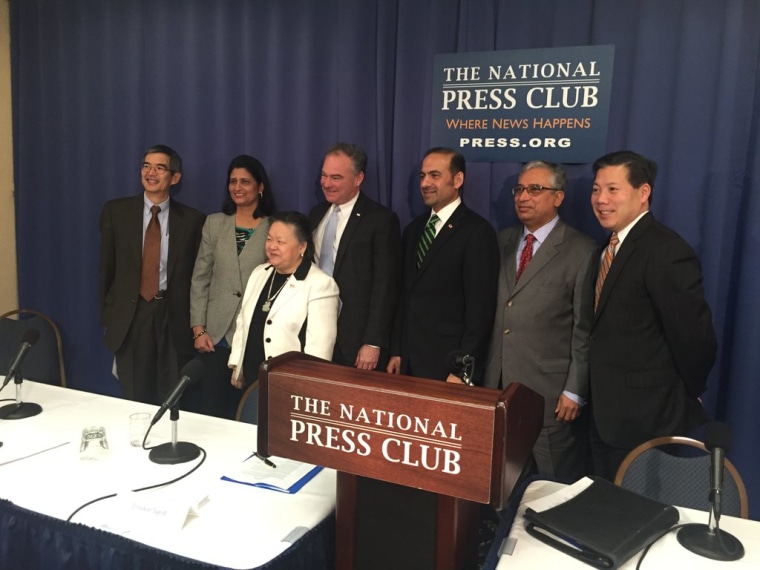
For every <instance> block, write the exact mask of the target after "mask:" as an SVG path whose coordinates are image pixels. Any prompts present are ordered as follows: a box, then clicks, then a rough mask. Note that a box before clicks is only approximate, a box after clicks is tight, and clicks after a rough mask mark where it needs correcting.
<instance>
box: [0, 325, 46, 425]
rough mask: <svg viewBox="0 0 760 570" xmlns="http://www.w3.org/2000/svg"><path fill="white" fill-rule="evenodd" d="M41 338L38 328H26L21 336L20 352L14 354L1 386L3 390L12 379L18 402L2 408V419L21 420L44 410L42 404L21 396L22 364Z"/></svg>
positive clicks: (0, 410) (0, 412)
mask: <svg viewBox="0 0 760 570" xmlns="http://www.w3.org/2000/svg"><path fill="white" fill-rule="evenodd" d="M39 339H40V331H38V330H37V329H26V330H25V331H24V334H23V336H22V337H21V344H20V345H19V347H18V352H16V356H14V357H13V360H12V361H11V365H10V367H9V368H8V373H7V374H6V375H5V381H4V382H3V385H2V386H0V390H2V389H3V388H5V386H6V385H7V384H8V382H10V381H11V379H12V380H13V383H14V384H16V402H15V403H13V404H7V405H5V406H3V407H2V408H0V419H4V420H21V419H24V418H30V417H32V416H36V415H37V414H39V413H41V412H42V406H40V405H39V404H34V403H32V402H24V401H23V399H22V397H21V385H22V382H23V380H24V378H23V375H22V374H21V364H22V363H23V362H24V358H26V355H27V354H28V353H29V351H30V350H31V349H32V347H33V346H34V345H35V344H37V341H38V340H39Z"/></svg>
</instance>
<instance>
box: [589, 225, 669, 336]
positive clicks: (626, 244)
mask: <svg viewBox="0 0 760 570" xmlns="http://www.w3.org/2000/svg"><path fill="white" fill-rule="evenodd" d="M653 219H654V218H653V217H652V215H651V214H650V213H647V214H646V215H645V216H644V217H643V218H641V219H640V220H639V221H638V222H637V223H636V225H635V226H633V227H632V228H631V231H630V232H629V233H628V236H626V238H625V240H623V243H622V244H621V245H620V249H619V250H618V252H617V253H616V254H615V257H614V259H613V260H612V265H610V270H609V272H608V273H607V278H606V279H605V280H604V286H602V292H601V293H600V295H599V304H598V305H597V307H596V311H595V313H594V321H595V322H596V321H597V320H598V318H599V315H601V313H602V311H603V310H604V307H605V305H606V304H607V299H609V297H610V293H611V292H612V291H613V290H614V289H615V283H616V282H617V280H618V277H620V274H621V273H622V271H623V268H624V267H625V264H626V263H627V262H628V260H629V259H630V258H631V255H633V252H634V251H636V248H637V244H636V241H637V240H638V239H639V238H640V237H641V236H642V235H643V234H644V232H645V231H646V230H647V228H648V227H649V225H650V224H651V223H652V220H653ZM604 247H605V248H606V247H607V245H606V244H605V246H604ZM602 251H604V248H602ZM601 256H602V253H601V251H600V252H599V255H598V258H601ZM598 273H599V261H597V274H598Z"/></svg>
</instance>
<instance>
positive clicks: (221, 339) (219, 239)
mask: <svg viewBox="0 0 760 570" xmlns="http://www.w3.org/2000/svg"><path fill="white" fill-rule="evenodd" d="M274 210H275V206H274V198H273V196H272V188H271V185H270V184H269V177H268V176H267V172H266V170H265V168H264V165H263V164H261V162H259V161H258V160H257V159H255V158H254V157H252V156H248V155H245V154H243V155H240V156H238V157H235V158H233V159H232V162H230V165H229V168H227V191H226V193H225V201H224V206H223V207H222V211H221V212H220V213H217V214H211V215H210V216H208V217H207V218H206V223H205V224H204V226H203V236H202V241H201V245H200V249H199V250H198V256H197V258H196V260H195V269H194V271H193V278H192V283H191V287H190V322H191V323H192V327H193V343H194V346H195V349H196V350H197V351H198V352H199V353H200V355H201V358H202V359H203V360H204V362H205V364H206V374H205V378H204V379H202V380H201V382H200V383H199V384H198V385H196V386H192V387H191V390H189V391H188V393H186V394H185V398H184V399H185V400H186V402H185V408H187V409H188V410H191V411H195V412H200V413H203V414H208V415H213V416H218V417H225V418H230V419H232V418H234V417H235V411H236V409H237V404H238V402H239V400H240V396H241V395H242V393H241V392H240V391H239V390H237V389H235V388H234V387H232V386H231V385H230V372H229V369H228V368H227V361H228V359H229V356H230V346H231V343H232V338H233V335H234V333H235V318H236V317H237V313H238V311H239V310H240V303H241V300H242V298H243V291H245V285H246V283H247V282H248V277H249V276H250V275H251V272H252V271H253V269H254V268H255V267H256V266H257V265H260V264H261V263H264V262H265V261H266V253H265V251H264V245H265V243H266V238H267V232H268V231H269V217H268V216H270V215H271V214H272V213H274Z"/></svg>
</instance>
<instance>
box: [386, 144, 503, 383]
mask: <svg viewBox="0 0 760 570" xmlns="http://www.w3.org/2000/svg"><path fill="white" fill-rule="evenodd" d="M465 169H466V165H465V161H464V157H462V155H461V154H459V153H458V152H456V151H455V150H453V149H449V148H442V147H437V148H433V149H431V150H429V151H428V152H427V153H426V154H425V157H424V159H423V161H422V168H421V170H420V191H421V193H422V200H423V201H424V203H425V205H426V206H427V207H428V208H429V210H428V211H427V212H426V213H424V214H423V215H421V216H419V217H418V218H416V219H415V220H413V221H412V222H411V223H410V224H409V225H408V226H407V228H406V229H405V230H404V236H403V247H402V250H403V260H402V264H403V265H402V268H403V269H402V271H403V278H402V285H401V296H400V299H399V306H398V310H397V313H396V319H395V323H394V330H393V336H392V340H391V354H392V355H393V356H392V357H391V359H390V361H389V363H388V367H387V371H388V372H391V373H401V374H409V375H411V376H417V377H421V378H432V379H436V380H446V381H448V382H462V380H461V370H460V369H458V368H457V366H456V365H455V363H454V362H453V361H452V360H453V359H452V357H451V355H452V354H454V353H459V354H462V355H468V356H470V357H472V358H474V360H475V367H474V373H473V381H474V383H475V384H479V383H482V377H483V375H482V369H483V366H484V365H485V356H486V349H487V347H488V341H489V337H490V334H491V326H492V324H493V316H494V310H495V304H496V286H497V276H498V269H499V255H498V249H497V245H496V233H495V232H494V229H493V228H492V227H491V225H490V224H489V223H488V221H486V220H485V219H484V218H482V217H481V216H479V215H478V214H476V213H475V212H473V211H472V210H470V209H469V208H468V207H467V206H465V204H464V202H463V201H462V189H463V186H464V179H465Z"/></svg>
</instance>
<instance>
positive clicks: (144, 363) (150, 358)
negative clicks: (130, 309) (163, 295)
mask: <svg viewBox="0 0 760 570" xmlns="http://www.w3.org/2000/svg"><path fill="white" fill-rule="evenodd" d="M168 321H169V319H168V307H167V304H166V300H165V299H153V300H152V301H145V300H144V299H142V298H140V299H139V300H138V301H137V308H136V310H135V316H134V318H133V319H132V325H131V326H130V327H129V332H127V337H126V338H125V339H124V342H123V343H122V345H121V347H120V348H119V350H117V351H116V354H115V356H116V373H117V375H118V377H119V383H120V384H121V389H122V393H123V395H124V397H125V398H127V399H128V400H135V401H137V402H145V403H148V404H155V405H160V404H161V402H163V401H164V399H165V398H166V396H167V395H168V394H169V391H170V390H171V389H172V388H173V387H174V386H175V385H176V384H177V380H178V376H179V367H178V361H177V353H176V351H175V349H174V346H173V344H172V342H171V338H170V336H169V322H168Z"/></svg>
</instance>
